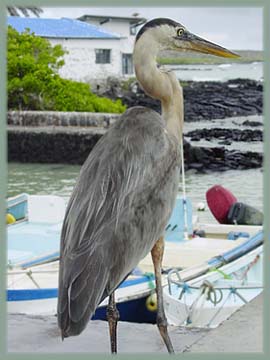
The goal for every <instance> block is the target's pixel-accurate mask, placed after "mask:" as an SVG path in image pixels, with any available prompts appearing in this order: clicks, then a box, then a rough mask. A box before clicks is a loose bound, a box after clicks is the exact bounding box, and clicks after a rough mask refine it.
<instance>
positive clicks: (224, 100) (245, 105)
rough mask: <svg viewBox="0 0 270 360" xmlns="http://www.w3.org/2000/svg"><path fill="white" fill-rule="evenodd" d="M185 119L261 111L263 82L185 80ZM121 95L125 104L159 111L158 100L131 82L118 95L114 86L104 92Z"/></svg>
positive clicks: (241, 114)
mask: <svg viewBox="0 0 270 360" xmlns="http://www.w3.org/2000/svg"><path fill="white" fill-rule="evenodd" d="M183 93H184V111H185V121H187V122H189V121H199V120H202V119H204V120H211V119H224V118H227V117H234V116H248V115H257V114H262V109H263V86H262V83H261V82H258V81H255V80H248V79H235V80H229V81H227V82H214V81H211V82H210V81H209V82H194V81H188V82H185V84H184V86H183ZM103 95H104V96H107V97H109V98H111V99H117V98H120V99H121V100H122V102H123V103H124V104H125V105H127V106H128V107H132V106H136V105H140V106H147V107H149V108H151V109H153V110H155V111H157V112H160V111H161V109H160V101H159V100H155V99H152V98H150V97H149V96H148V95H146V94H145V93H144V91H143V90H142V89H141V88H140V86H138V85H137V82H134V83H132V84H131V85H130V87H129V89H128V90H122V93H121V94H119V92H118V96H116V95H115V91H114V90H113V89H111V90H110V89H107V91H106V92H105V93H104V94H103Z"/></svg>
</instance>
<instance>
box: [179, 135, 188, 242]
mask: <svg viewBox="0 0 270 360" xmlns="http://www.w3.org/2000/svg"><path fill="white" fill-rule="evenodd" d="M180 148H181V170H182V190H183V198H184V224H185V230H184V237H185V240H188V231H187V229H188V219H187V210H186V177H185V159H184V141H183V137H182V139H181V146H180Z"/></svg>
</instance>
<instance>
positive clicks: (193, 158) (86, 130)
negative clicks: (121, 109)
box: [8, 111, 263, 172]
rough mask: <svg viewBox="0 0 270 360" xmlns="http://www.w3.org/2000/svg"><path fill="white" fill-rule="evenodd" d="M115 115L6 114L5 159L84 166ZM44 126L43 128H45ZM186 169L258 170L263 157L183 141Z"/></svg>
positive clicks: (252, 153) (253, 153)
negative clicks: (6, 157)
mask: <svg viewBox="0 0 270 360" xmlns="http://www.w3.org/2000/svg"><path fill="white" fill-rule="evenodd" d="M118 118H119V115H114V114H91V113H55V112H37V111H32V112H26V111H23V112H15V111H13V112H9V113H8V160H9V161H18V162H32V163H33V162H36V163H63V164H83V162H84V161H85V160H86V158H87V156H88V155H89V153H90V152H91V150H92V149H93V147H94V146H95V144H96V143H97V141H98V140H99V139H100V138H101V136H103V135H104V134H105V133H106V131H107V129H108V127H109V126H110V125H111V124H112V123H113V122H115V121H116V120H117V119H118ZM44 125H46V126H44ZM184 153H185V168H186V170H188V169H194V170H197V171H199V172H205V171H209V170H210V171H211V170H214V171H225V170H228V169H249V168H260V167H262V163H263V155H262V154H260V153H255V152H250V151H247V152H240V151H236V150H228V149H226V148H225V147H216V148H204V147H199V146H196V147H195V146H191V145H190V143H188V142H187V141H185V146H184Z"/></svg>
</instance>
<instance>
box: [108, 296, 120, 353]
mask: <svg viewBox="0 0 270 360" xmlns="http://www.w3.org/2000/svg"><path fill="white" fill-rule="evenodd" d="M119 318H120V316H119V311H118V310H117V308H116V305H115V303H113V304H109V305H108V307H107V319H108V323H109V330H110V339H111V353H112V354H117V322H118V320H119Z"/></svg>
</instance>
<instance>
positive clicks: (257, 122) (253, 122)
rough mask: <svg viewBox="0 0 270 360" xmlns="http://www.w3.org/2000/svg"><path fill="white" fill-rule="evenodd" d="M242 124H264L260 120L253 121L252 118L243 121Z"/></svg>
mask: <svg viewBox="0 0 270 360" xmlns="http://www.w3.org/2000/svg"><path fill="white" fill-rule="evenodd" d="M242 125H245V126H263V124H262V123H261V122H260V121H251V120H246V121H244V122H243V123H242Z"/></svg>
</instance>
